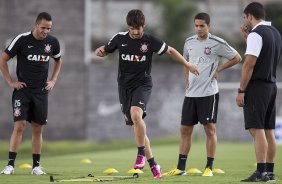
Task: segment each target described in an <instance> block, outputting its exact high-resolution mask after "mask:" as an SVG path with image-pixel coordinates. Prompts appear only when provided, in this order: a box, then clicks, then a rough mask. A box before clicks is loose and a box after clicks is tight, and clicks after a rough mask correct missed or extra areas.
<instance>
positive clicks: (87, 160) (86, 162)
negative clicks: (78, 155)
mask: <svg viewBox="0 0 282 184" xmlns="http://www.w3.org/2000/svg"><path fill="white" fill-rule="evenodd" d="M80 163H82V164H91V163H92V161H91V160H90V159H87V158H86V159H82V160H80Z"/></svg>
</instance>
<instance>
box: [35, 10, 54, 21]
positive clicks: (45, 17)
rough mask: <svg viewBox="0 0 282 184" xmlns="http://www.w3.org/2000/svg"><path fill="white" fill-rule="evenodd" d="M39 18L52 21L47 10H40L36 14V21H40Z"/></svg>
mask: <svg viewBox="0 0 282 184" xmlns="http://www.w3.org/2000/svg"><path fill="white" fill-rule="evenodd" d="M41 20H47V21H52V18H51V15H50V14H49V13H47V12H41V13H39V14H38V16H37V18H36V22H40V21H41Z"/></svg>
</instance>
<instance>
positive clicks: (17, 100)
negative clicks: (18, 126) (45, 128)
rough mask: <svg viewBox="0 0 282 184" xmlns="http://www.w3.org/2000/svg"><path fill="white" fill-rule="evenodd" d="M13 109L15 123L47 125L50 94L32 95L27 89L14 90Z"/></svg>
mask: <svg viewBox="0 0 282 184" xmlns="http://www.w3.org/2000/svg"><path fill="white" fill-rule="evenodd" d="M12 107H13V115H14V121H15V122H16V121H19V120H26V121H29V122H35V123H38V124H40V125H44V124H47V114H48V93H30V92H29V91H27V90H25V89H21V90H14V92H13V97H12Z"/></svg>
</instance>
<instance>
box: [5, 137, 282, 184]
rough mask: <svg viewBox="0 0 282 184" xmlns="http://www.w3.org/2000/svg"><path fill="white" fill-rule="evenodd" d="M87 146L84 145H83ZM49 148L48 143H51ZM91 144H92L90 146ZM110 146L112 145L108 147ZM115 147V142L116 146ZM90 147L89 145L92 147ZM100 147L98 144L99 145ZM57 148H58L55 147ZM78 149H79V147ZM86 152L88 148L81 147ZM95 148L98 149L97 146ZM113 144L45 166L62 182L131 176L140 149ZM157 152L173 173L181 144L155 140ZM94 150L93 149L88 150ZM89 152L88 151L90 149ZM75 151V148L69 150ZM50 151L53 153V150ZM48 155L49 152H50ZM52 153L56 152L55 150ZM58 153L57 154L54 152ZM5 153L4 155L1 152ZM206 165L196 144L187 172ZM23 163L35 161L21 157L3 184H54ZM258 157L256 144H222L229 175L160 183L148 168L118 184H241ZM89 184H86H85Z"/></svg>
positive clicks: (220, 160)
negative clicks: (109, 174)
mask: <svg viewBox="0 0 282 184" xmlns="http://www.w3.org/2000/svg"><path fill="white" fill-rule="evenodd" d="M57 144H61V145H64V147H65V148H68V147H69V146H68V144H66V142H65V143H64V144H63V143H62V142H61V143H57ZM83 144H85V143H82V145H83ZM47 145H48V144H47ZM54 145H56V144H55V143H54ZM86 145H88V143H87V144H86ZM105 145H108V146H105ZM113 145H115V143H114V144H113ZM88 146H89V145H88ZM96 146H97V145H96ZM128 146H131V144H129V143H127V145H122V144H120V145H119V146H113V147H115V148H117V147H119V148H120V147H128ZM55 147H56V146H55ZM75 147H76V146H75ZM81 147H82V150H83V149H86V148H87V146H85V147H84V146H81ZM94 147H95V146H94ZM110 147H111V144H104V146H103V147H102V148H103V149H104V151H101V150H99V151H98V149H97V148H96V147H95V149H97V150H96V151H95V150H94V151H91V152H86V153H78V151H76V152H75V153H69V154H66V153H63V151H59V152H58V153H60V154H59V156H54V155H53V154H47V155H46V154H45V155H43V157H42V159H41V164H42V166H43V167H44V168H45V171H47V172H48V173H49V174H52V175H54V176H55V178H58V179H68V178H73V177H79V176H86V175H88V174H90V173H91V174H94V175H103V173H102V172H103V170H105V169H107V168H110V167H113V168H115V169H117V170H118V171H119V173H117V174H115V175H129V174H127V171H128V170H129V169H131V168H132V165H133V162H134V161H135V155H136V149H135V148H134V147H135V146H134V147H132V148H123V149H113V150H110ZM152 147H153V152H154V155H155V158H156V161H157V162H158V163H159V164H160V165H161V166H162V169H163V172H166V171H169V170H170V169H171V168H172V167H173V166H175V165H176V164H177V159H178V143H174V141H170V142H169V144H161V143H160V142H158V141H152ZM87 149H90V148H87ZM87 149H86V150H87ZM69 150H71V149H69ZM49 151H50V150H49ZM46 152H47V151H46ZM51 152H52V151H51ZM53 153H54V152H53ZM281 153H282V147H281V146H279V147H278V149H277V159H276V165H275V171H276V178H277V179H278V181H277V182H276V183H282V182H281V179H282V172H281V171H282V157H281ZM1 154H2V153H1ZM84 158H88V159H91V160H92V164H81V163H80V160H81V159H84ZM6 162H7V161H6V159H1V161H0V164H1V167H2V166H4V165H5V164H6ZM205 162H206V151H205V144H204V143H194V144H193V145H192V149H191V152H190V155H189V158H188V162H187V169H189V168H192V167H196V168H198V169H200V170H203V167H204V166H205ZM23 163H29V164H31V158H29V157H21V156H20V154H19V157H18V159H17V161H16V168H15V175H12V176H6V175H0V183H1V184H26V183H28V184H40V183H42V184H43V183H50V182H49V176H31V175H30V169H20V168H18V166H19V165H20V164H23ZM254 163H255V156H254V150H253V145H252V144H251V143H248V144H242V143H221V142H219V143H218V147H217V155H216V159H215V162H214V167H215V168H220V169H222V170H224V171H225V172H226V173H225V174H215V175H214V176H213V177H202V176H201V175H193V176H192V175H187V176H174V177H164V178H162V179H161V180H160V181H157V180H154V179H153V177H152V174H151V172H150V169H149V167H148V165H146V167H145V169H144V174H141V175H140V178H139V179H136V180H123V181H115V183H142V184H143V183H165V184H170V183H171V184H172V183H174V184H178V183H179V184H180V183H197V184H202V183H216V184H226V183H227V184H228V183H239V181H240V180H241V179H244V178H246V177H247V176H249V175H250V174H251V173H252V172H253V171H254V170H255V166H254ZM65 183H81V182H65ZM84 183H85V182H84Z"/></svg>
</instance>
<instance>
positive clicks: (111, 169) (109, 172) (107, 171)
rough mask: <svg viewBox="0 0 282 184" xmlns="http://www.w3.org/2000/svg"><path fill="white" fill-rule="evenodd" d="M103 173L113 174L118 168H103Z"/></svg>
mask: <svg viewBox="0 0 282 184" xmlns="http://www.w3.org/2000/svg"><path fill="white" fill-rule="evenodd" d="M103 173H105V174H113V173H118V170H116V169H115V168H108V169H106V170H104V171H103Z"/></svg>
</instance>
